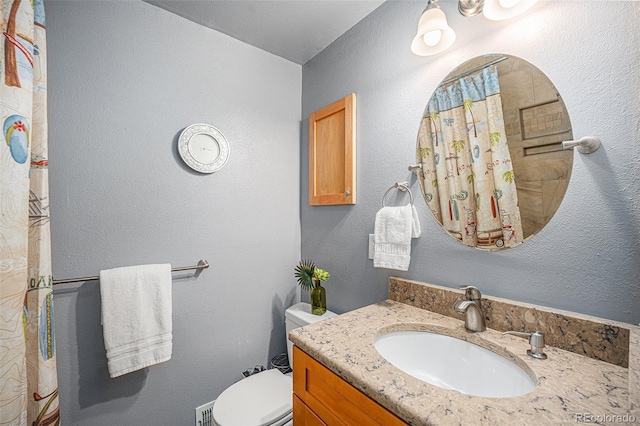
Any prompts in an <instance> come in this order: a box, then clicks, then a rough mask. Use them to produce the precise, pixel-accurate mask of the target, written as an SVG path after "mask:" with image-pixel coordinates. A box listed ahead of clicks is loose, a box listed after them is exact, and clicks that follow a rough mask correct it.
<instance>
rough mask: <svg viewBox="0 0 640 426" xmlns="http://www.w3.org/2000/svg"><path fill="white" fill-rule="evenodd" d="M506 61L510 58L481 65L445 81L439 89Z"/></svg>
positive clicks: (502, 58) (501, 58) (500, 58)
mask: <svg viewBox="0 0 640 426" xmlns="http://www.w3.org/2000/svg"><path fill="white" fill-rule="evenodd" d="M506 59H509V58H507V57H506V56H501V57H499V58H498V59H494V60H493V61H490V62H487V63H486V64H484V65H480V66H479V67H475V68H473V69H470V70H469V71H466V72H463V73H461V74H458V75H454V76H453V77H451V78H449V79H447V80H445V81H443V82H442V83H440V85H439V86H438V87H442V86H444V85H445V84H448V83H451V82H452V81H456V80H458V79H460V78H464V77H466V76H468V75H469V74H473V73H474V72H476V71H480V70H481V69H484V68H486V67H490V66H491V65H494V64H497V63H498V62H502V61H504V60H506Z"/></svg>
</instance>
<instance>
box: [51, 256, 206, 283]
mask: <svg viewBox="0 0 640 426" xmlns="http://www.w3.org/2000/svg"><path fill="white" fill-rule="evenodd" d="M208 267H209V262H207V261H206V260H204V259H200V260H199V261H198V264H197V265H195V266H180V267H178V268H171V272H178V271H190V270H192V269H207V268H208ZM99 280H100V277H84V278H67V279H65V280H53V285H58V284H69V283H79V282H82V281H99Z"/></svg>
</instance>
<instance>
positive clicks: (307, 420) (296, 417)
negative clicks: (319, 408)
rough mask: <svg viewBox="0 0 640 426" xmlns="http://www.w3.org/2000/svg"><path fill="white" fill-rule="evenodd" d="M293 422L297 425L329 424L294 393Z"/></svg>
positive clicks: (315, 425)
mask: <svg viewBox="0 0 640 426" xmlns="http://www.w3.org/2000/svg"><path fill="white" fill-rule="evenodd" d="M293 424H294V425H296V426H327V424H326V423H325V422H323V421H322V420H320V417H318V416H317V415H316V413H314V412H313V411H311V409H310V408H309V407H307V406H306V405H305V403H304V402H302V401H301V400H300V398H298V397H297V396H295V395H293Z"/></svg>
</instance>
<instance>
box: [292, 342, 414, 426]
mask: <svg viewBox="0 0 640 426" xmlns="http://www.w3.org/2000/svg"><path fill="white" fill-rule="evenodd" d="M293 351H294V352H293V359H294V361H293V369H294V371H293V392H294V393H295V396H297V397H298V398H300V400H301V401H302V402H303V403H304V404H305V405H306V406H307V407H308V408H309V409H311V410H312V411H313V412H314V413H316V414H317V415H318V416H319V417H320V419H322V421H324V422H325V423H326V424H328V425H331V426H333V425H345V426H352V425H380V426H395V425H406V424H407V423H405V422H404V421H402V420H401V419H400V418H398V417H397V416H396V415H394V414H393V413H391V412H390V411H388V410H387V409H386V408H384V407H383V406H381V405H379V404H378V403H377V402H375V401H374V400H372V399H371V398H369V397H368V396H366V395H365V394H363V393H362V392H360V391H359V390H358V389H356V388H354V387H353V386H352V385H350V384H349V383H347V382H345V381H344V380H343V379H342V378H340V377H339V376H338V375H336V374H335V373H333V372H332V371H330V370H329V369H328V368H326V367H325V366H323V365H322V364H320V363H319V362H318V361H316V360H315V359H313V358H311V357H310V356H309V355H307V354H306V353H304V352H303V351H302V350H300V349H299V348H298V347H296V346H294V347H293ZM293 414H294V417H295V415H296V413H295V406H294V413H293Z"/></svg>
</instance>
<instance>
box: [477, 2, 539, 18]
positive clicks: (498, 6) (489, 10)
mask: <svg viewBox="0 0 640 426" xmlns="http://www.w3.org/2000/svg"><path fill="white" fill-rule="evenodd" d="M537 2H538V0H485V2H484V8H483V10H482V14H483V15H484V17H485V18H487V19H491V20H492V21H501V20H503V19H509V18H513V17H514V16H516V15H519V14H521V13H523V12H525V11H527V10H529V9H530V8H531V7H532V6H533V5H534V4H536V3H537Z"/></svg>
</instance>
